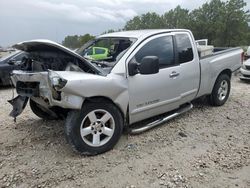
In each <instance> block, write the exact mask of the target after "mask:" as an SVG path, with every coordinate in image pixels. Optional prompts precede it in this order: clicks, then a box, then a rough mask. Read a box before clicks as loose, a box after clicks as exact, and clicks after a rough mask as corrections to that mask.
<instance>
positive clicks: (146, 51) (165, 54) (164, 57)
mask: <svg viewBox="0 0 250 188" xmlns="http://www.w3.org/2000/svg"><path fill="white" fill-rule="evenodd" d="M145 56H157V57H158V58H159V64H160V68H164V67H167V66H170V65H173V64H174V49H173V38H172V36H164V37H159V38H156V39H153V40H151V41H149V42H148V43H147V44H145V45H144V46H143V47H142V48H141V49H140V50H139V51H138V52H137V53H136V55H135V60H136V62H138V63H140V62H141V60H142V59H143V58H144V57H145Z"/></svg>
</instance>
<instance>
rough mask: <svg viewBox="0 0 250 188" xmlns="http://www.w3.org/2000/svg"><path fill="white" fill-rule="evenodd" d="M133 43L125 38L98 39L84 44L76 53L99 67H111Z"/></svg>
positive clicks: (131, 39)
mask: <svg viewBox="0 0 250 188" xmlns="http://www.w3.org/2000/svg"><path fill="white" fill-rule="evenodd" d="M135 41H136V39H134V38H125V37H122V38H120V37H119V38H118V37H105V38H98V39H95V40H92V41H90V42H88V43H86V44H85V45H84V46H82V47H81V48H80V49H78V50H77V53H78V54H80V55H81V56H82V57H85V58H86V59H88V60H90V62H92V63H95V64H97V65H99V66H101V67H113V66H114V65H115V64H116V63H117V62H118V61H119V59H120V58H121V57H122V56H123V54H124V53H125V52H126V51H127V50H128V49H129V47H130V46H131V45H132V44H133V43H134V42H135Z"/></svg>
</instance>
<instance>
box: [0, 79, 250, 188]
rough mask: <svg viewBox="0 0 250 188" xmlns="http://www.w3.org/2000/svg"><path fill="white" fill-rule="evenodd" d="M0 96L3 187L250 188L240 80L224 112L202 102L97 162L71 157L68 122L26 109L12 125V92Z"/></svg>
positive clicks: (248, 88) (247, 110) (248, 95)
mask: <svg viewBox="0 0 250 188" xmlns="http://www.w3.org/2000/svg"><path fill="white" fill-rule="evenodd" d="M0 96H1V97H0V104H1V109H0V119H1V122H0V187H24V188H26V187H116V188H117V187H130V188H132V187H250V83H244V82H241V81H239V80H238V79H237V78H235V77H234V78H233V81H232V90H231V95H230V98H229V100H228V102H227V103H226V104H225V105H224V106H222V107H211V106H209V105H207V104H205V105H204V104H201V103H199V102H196V103H195V105H194V109H193V110H191V111H190V112H188V113H186V114H184V115H182V116H180V117H177V118H175V119H174V120H171V121H170V122H169V123H166V124H165V125H162V126H159V127H157V128H155V129H153V130H150V131H148V132H145V133H143V134H140V135H136V136H131V135H126V134H124V135H123V136H122V138H121V140H120V141H119V143H118V144H117V145H116V147H115V148H114V149H113V150H112V151H110V152H107V153H105V154H102V155H98V156H94V157H84V156H80V155H78V154H76V153H74V152H72V150H71V148H70V146H69V145H68V144H67V143H66V141H65V138H64V133H63V124H64V122H63V121H44V120H41V119H39V118H37V117H36V116H35V115H34V114H32V112H31V110H30V109H29V108H26V109H25V111H24V113H23V114H22V115H21V116H20V117H19V118H18V119H17V122H16V123H14V122H13V119H11V118H10V117H8V113H9V112H10V110H11V106H10V105H9V104H8V103H7V102H6V100H7V99H10V98H11V97H12V92H11V89H8V88H2V89H0Z"/></svg>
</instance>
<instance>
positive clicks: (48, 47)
mask: <svg viewBox="0 0 250 188" xmlns="http://www.w3.org/2000/svg"><path fill="white" fill-rule="evenodd" d="M12 47H13V48H16V49H18V50H22V51H25V52H39V51H63V52H65V53H67V54H70V55H72V56H75V57H77V58H80V59H83V57H82V56H80V55H79V54H77V53H76V52H74V51H72V50H70V49H68V48H66V47H64V46H63V45H61V44H58V43H56V42H53V41H51V40H46V39H38V40H29V41H23V42H20V43H17V44H15V45H13V46H12Z"/></svg>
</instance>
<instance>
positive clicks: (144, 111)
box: [127, 34, 181, 123]
mask: <svg viewBox="0 0 250 188" xmlns="http://www.w3.org/2000/svg"><path fill="white" fill-rule="evenodd" d="M145 56H157V57H158V59H159V68H160V69H159V72H158V73H156V74H149V75H142V74H140V73H138V74H136V75H134V76H128V87H129V89H128V90H129V113H130V123H134V122H137V121H140V120H143V119H146V118H149V117H153V116H155V115H159V114H162V113H164V112H167V111H170V110H173V109H175V108H178V107H179V100H180V98H181V97H180V95H181V90H180V89H179V87H177V86H178V85H179V84H180V82H181V81H180V79H179V71H180V70H179V69H180V66H179V65H178V64H177V63H176V58H175V57H176V56H175V50H174V38H173V36H172V35H171V34H161V35H157V36H153V37H150V38H148V39H146V40H145V41H144V42H142V43H141V44H140V45H139V46H138V47H137V48H136V50H135V51H134V52H133V53H132V54H131V56H130V57H129V58H128V63H131V62H132V61H136V62H137V63H139V64H140V61H141V60H142V59H143V57H145ZM127 67H128V66H127Z"/></svg>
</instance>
